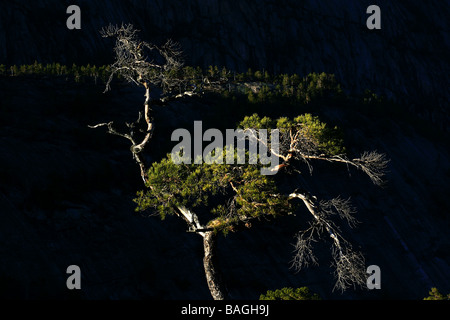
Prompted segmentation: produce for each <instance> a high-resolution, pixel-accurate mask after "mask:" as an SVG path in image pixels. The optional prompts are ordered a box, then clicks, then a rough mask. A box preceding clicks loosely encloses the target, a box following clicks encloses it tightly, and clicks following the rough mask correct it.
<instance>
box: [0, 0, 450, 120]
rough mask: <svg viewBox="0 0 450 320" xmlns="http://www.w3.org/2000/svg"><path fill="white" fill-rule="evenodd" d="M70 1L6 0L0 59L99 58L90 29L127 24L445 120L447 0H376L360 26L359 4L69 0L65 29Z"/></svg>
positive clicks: (149, 36)
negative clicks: (71, 19)
mask: <svg viewBox="0 0 450 320" xmlns="http://www.w3.org/2000/svg"><path fill="white" fill-rule="evenodd" d="M70 4H71V3H70V1H50V0H40V1H33V2H31V1H29V2H26V3H24V2H23V1H8V2H7V3H6V2H5V3H3V4H2V5H1V10H0V62H2V63H8V64H20V63H32V62H33V61H34V60H35V59H37V60H38V61H42V62H46V61H51V62H53V61H59V62H61V63H68V64H71V63H72V62H76V63H85V64H87V63H91V64H92V63H97V64H100V63H108V62H109V61H111V57H112V54H111V43H110V42H108V41H105V40H104V39H101V38H100V36H99V34H98V30H99V29H100V28H101V27H103V26H105V25H107V24H109V23H121V22H125V23H133V24H134V25H135V26H136V27H138V28H139V29H141V30H142V37H143V38H144V39H146V40H148V41H153V42H157V43H158V42H162V41H164V40H165V39H167V38H173V39H174V40H177V41H179V42H180V43H181V44H182V48H183V49H184V51H185V53H186V60H187V64H190V65H199V66H203V67H207V66H209V65H223V66H226V67H228V68H229V69H234V70H237V71H246V70H247V68H249V67H252V68H254V69H255V68H258V69H266V70H269V71H271V72H275V73H299V74H301V75H306V74H307V73H309V72H313V71H315V72H322V71H324V72H328V73H334V74H335V75H336V76H337V78H338V80H339V81H341V82H342V83H343V84H344V88H345V89H347V90H350V91H363V90H365V89H368V88H370V89H372V90H374V91H376V92H378V93H382V94H385V95H387V96H388V97H391V98H395V99H400V100H402V101H407V102H408V103H409V104H411V110H412V111H414V112H416V113H420V114H422V115H424V116H426V117H427V118H429V119H433V120H434V121H435V122H436V123H439V124H440V125H441V126H443V127H444V126H446V123H448V112H447V111H446V110H445V109H446V107H447V106H448V101H449V91H448V83H449V70H450V69H449V59H448V53H449V43H450V37H449V30H450V26H449V22H448V19H447V17H448V16H449V10H450V9H449V8H450V6H449V5H448V3H447V2H446V1H439V0H434V1H426V2H424V1H413V2H412V1H395V2H392V1H378V2H377V5H378V6H379V7H380V8H381V30H368V29H367V27H366V19H367V17H368V16H369V15H368V14H367V13H366V9H367V7H368V6H369V5H370V4H371V3H369V2H367V1H346V2H345V3H343V2H342V1H331V0H323V1H313V0H311V1H302V2H301V3H299V1H295V0H292V1H291V0H284V1H269V0H267V1H258V2H257V3H255V2H254V1H247V0H245V1H239V2H238V3H236V2H234V1H228V0H226V1H219V0H209V1H197V0H196V1H178V0H170V1H165V0H164V1H163V0H160V1H158V0H152V1H151V0H147V1H131V0H128V1H108V2H107V3H105V2H103V1H98V2H96V1H86V0H81V1H78V2H77V4H78V5H79V6H80V8H81V12H82V25H81V26H82V30H72V31H70V30H68V29H67V28H66V24H65V22H66V19H67V17H68V15H67V14H66V8H67V7H68V6H69V5H70Z"/></svg>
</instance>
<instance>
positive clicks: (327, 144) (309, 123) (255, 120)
mask: <svg viewBox="0 0 450 320" xmlns="http://www.w3.org/2000/svg"><path fill="white" fill-rule="evenodd" d="M238 127H239V128H258V129H275V128H278V129H280V131H281V132H282V133H283V131H289V130H292V131H294V130H300V129H301V130H302V134H303V135H304V136H305V137H308V138H309V139H310V140H312V141H315V143H316V144H317V147H318V149H319V151H320V152H322V153H324V154H326V155H330V156H333V155H339V154H345V153H346V150H345V147H344V139H343V132H342V130H340V129H339V128H338V127H337V126H335V127H330V126H328V125H327V124H326V123H325V122H322V121H320V119H319V117H317V116H313V115H311V114H309V113H306V114H303V115H299V116H297V117H295V118H293V119H292V120H291V119H289V118H288V117H281V118H278V119H271V118H269V117H263V118H261V117H259V116H258V114H256V113H255V114H253V115H251V116H246V117H245V118H244V120H242V121H241V122H240V123H239V124H238Z"/></svg>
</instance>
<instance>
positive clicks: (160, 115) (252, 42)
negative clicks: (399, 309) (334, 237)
mask: <svg viewBox="0 0 450 320" xmlns="http://www.w3.org/2000/svg"><path fill="white" fill-rule="evenodd" d="M299 3H300V1H276V2H275V1H269V0H265V1H258V2H251V3H250V1H239V2H233V3H232V2H231V1H213V0H210V1H190V2H182V1H175V0H172V1H162V0H161V1H108V2H100V1H98V2H94V1H81V0H80V1H78V5H79V6H80V7H81V9H82V30H73V31H69V30H67V28H66V26H65V22H66V18H67V15H66V14H65V11H66V8H67V6H68V5H69V4H72V3H69V1H58V2H56V1H45V0H42V1H34V2H31V1H30V2H23V1H3V2H1V4H0V63H8V64H14V63H17V64H19V63H32V62H33V61H34V60H35V59H36V60H38V61H42V62H49V61H60V62H63V63H68V64H70V63H72V62H76V63H77V64H80V63H98V64H100V63H108V62H109V61H111V58H112V54H111V52H112V51H111V45H112V44H111V43H109V42H108V41H104V39H101V38H100V37H99V35H98V32H97V30H98V29H100V28H101V27H102V26H104V25H106V24H108V23H110V22H112V23H120V22H122V21H123V22H131V23H134V24H135V25H136V26H137V27H139V28H140V29H142V37H143V38H145V39H147V40H150V41H155V42H161V41H163V40H164V39H165V38H167V37H171V38H174V39H176V40H178V41H180V42H181V43H182V45H183V48H184V50H185V52H186V60H187V63H188V64H192V65H202V66H208V65H209V64H217V65H226V66H227V67H229V68H231V69H233V68H235V69H236V70H240V71H244V70H246V68H248V67H252V68H265V69H267V70H270V71H272V72H289V73H292V72H298V73H300V74H305V73H307V72H309V71H316V72H321V71H326V72H330V73H335V74H336V75H337V77H338V79H339V81H340V82H341V83H343V86H344V88H345V89H346V90H349V91H353V90H355V91H358V90H362V89H365V88H369V89H372V90H374V91H380V92H384V93H386V94H388V95H393V96H395V97H397V98H404V97H409V99H410V101H414V102H415V103H416V107H417V108H419V107H421V108H422V110H425V111H426V112H428V114H429V116H430V117H431V116H434V117H437V118H436V119H435V120H436V121H440V123H442V124H447V123H448V120H446V119H447V118H445V117H444V116H445V115H446V114H447V113H445V108H444V107H448V106H447V104H448V94H449V92H448V88H447V87H448V59H446V55H445V54H446V53H447V51H448V44H449V42H448V41H449V40H448V32H449V28H448V21H447V20H446V17H448V10H449V7H448V3H447V2H445V1H428V2H417V3H415V2H412V1H395V2H392V1H391V2H387V1H378V4H379V6H380V7H381V10H382V29H381V30H377V31H369V30H367V28H366V27H365V20H366V17H367V14H366V13H365V10H366V8H367V6H368V5H369V4H370V3H369V2H364V1H331V0H329V1H303V2H301V4H299ZM103 89H104V88H103V87H100V86H95V85H94V84H91V83H89V84H78V85H77V84H74V83H70V82H67V81H65V80H64V79H57V80H55V79H48V78H46V79H29V78H19V77H3V78H0V297H2V298H84V299H142V298H144V299H209V298H210V294H209V292H208V289H207V286H206V282H205V278H204V272H203V267H202V262H201V261H202V254H203V252H202V244H201V239H200V237H196V236H195V235H192V234H188V233H186V232H185V231H186V225H185V224H184V223H183V222H181V221H178V220H177V219H174V218H170V217H169V218H167V219H166V221H160V220H159V218H157V217H146V216H142V215H140V214H138V213H135V212H134V208H135V206H134V203H133V202H132V199H133V197H134V196H135V192H136V191H137V190H140V189H141V188H142V184H141V181H140V180H139V172H138V169H137V167H136V165H135V164H134V163H133V159H132V158H131V155H130V152H129V149H128V148H129V146H128V145H127V144H126V143H124V142H123V141H121V139H120V138H117V137H112V136H110V135H107V134H106V133H104V132H101V131H99V130H97V131H96V130H91V129H89V128H87V125H89V124H93V123H98V122H103V121H110V120H115V121H118V122H122V123H123V122H124V121H132V120H134V119H135V117H136V112H137V111H138V110H140V108H141V107H142V102H143V92H142V91H140V90H139V89H136V88H132V87H114V91H113V92H111V93H109V94H106V95H105V94H102V91H103ZM433 99H435V100H433ZM439 99H440V100H439ZM423 101H426V102H427V103H423ZM430 101H431V102H430ZM433 101H437V102H436V103H434V102H433ZM439 102H440V103H441V104H439ZM216 107H217V105H215V104H214V101H208V100H187V101H183V102H176V103H173V104H171V105H169V106H168V107H155V110H154V116H155V123H156V125H157V127H156V129H155V136H154V139H153V140H152V141H151V145H150V147H149V150H148V157H149V158H148V160H149V161H151V160H152V159H156V158H157V157H156V156H155V150H156V151H159V149H160V148H161V146H162V145H163V143H164V141H167V137H168V134H169V133H170V132H171V129H173V128H176V127H183V126H185V125H186V124H187V123H191V124H192V121H194V120H205V119H206V118H207V117H208V116H212V117H216V118H218V119H216V123H218V122H219V120H220V121H222V120H224V119H232V120H233V121H234V122H233V121H230V122H229V123H226V124H225V123H223V125H224V126H229V127H232V126H234V124H235V121H236V119H234V118H233V117H234V116H236V115H235V114H233V112H231V111H230V110H229V109H227V108H226V106H225V107H223V106H222V109H220V110H219V109H217V108H216ZM241 111H242V110H241ZM276 111H277V112H278V111H280V112H282V111H283V110H276ZM317 111H318V110H317ZM416 111H418V110H417V109H416ZM425 111H424V112H425ZM391 114H394V115H395V113H383V114H382V115H381V116H380V115H379V114H378V115H373V114H371V113H370V112H367V110H363V108H362V107H361V108H354V109H346V108H337V107H336V106H334V105H329V106H326V108H323V109H321V116H325V117H326V118H327V120H330V121H331V122H332V123H333V124H337V125H339V126H340V127H342V128H344V129H345V138H346V140H347V141H348V142H349V144H350V145H351V146H352V148H353V151H363V150H371V149H377V150H378V151H380V152H384V153H386V154H387V155H388V157H389V158H391V160H392V161H391V164H390V167H389V170H390V173H389V176H388V179H389V183H388V184H387V186H386V188H385V189H377V188H374V186H373V185H372V184H371V183H370V182H368V181H367V179H364V177H361V176H360V175H358V174H356V173H354V174H352V175H351V176H350V177H349V176H348V175H347V174H346V171H345V169H344V171H336V170H329V171H324V172H323V173H320V170H316V171H315V172H316V177H317V179H314V180H311V179H309V180H306V179H305V180H301V181H299V183H301V184H303V185H307V186H308V188H310V189H311V190H312V191H313V192H315V193H316V194H318V195H320V196H322V197H324V198H330V197H333V196H336V195H337V194H341V195H342V196H343V197H349V196H351V197H352V199H353V201H354V204H355V206H356V207H357V209H358V215H357V218H358V220H359V221H361V224H360V226H359V227H358V228H357V229H354V230H344V231H345V232H346V234H347V235H348V240H350V241H351V242H352V243H353V244H354V246H355V247H357V248H358V249H360V250H361V251H362V252H364V253H365V254H366V263H367V264H368V265H370V264H376V265H379V266H380V268H381V272H382V289H381V290H372V291H367V290H356V291H353V290H350V291H349V292H347V293H345V294H344V295H340V294H339V293H337V292H332V286H333V279H332V276H331V274H330V271H331V269H330V268H329V265H328V262H325V261H326V260H321V261H322V263H321V265H320V266H319V267H318V268H310V269H307V270H304V271H302V272H300V273H299V274H296V273H294V272H293V270H291V269H289V262H290V259H291V258H292V246H291V245H290V244H291V243H292V242H293V237H294V235H295V233H296V232H297V231H298V230H299V226H301V224H302V223H303V221H304V216H302V214H298V215H297V216H292V217H289V218H286V219H280V220H277V221H276V222H275V223H274V224H263V223H261V225H255V226H254V227H253V228H252V229H250V230H249V231H248V232H242V233H236V234H230V235H229V236H228V237H226V238H221V239H220V241H219V259H220V265H221V268H222V269H223V271H224V273H225V281H226V283H227V285H228V287H229V289H230V292H231V295H232V297H233V298H236V299H257V298H258V297H259V295H260V294H261V293H263V292H264V291H265V290H268V289H272V290H273V289H277V288H281V287H286V286H291V287H298V286H308V287H310V288H311V289H312V290H313V291H315V292H318V293H319V294H320V295H321V296H322V297H323V298H325V299H342V298H350V299H362V298H369V299H370V298H376V299H383V298H387V299H421V298H423V297H424V296H425V295H427V293H428V290H429V289H430V287H431V286H437V287H438V288H440V290H441V291H442V292H445V293H448V292H450V282H449V277H448V274H449V272H450V256H449V252H450V248H449V243H450V240H449V233H448V228H449V221H450V220H449V215H448V213H449V212H450V208H449V204H448V201H447V200H448V199H447V198H448V179H449V176H450V167H449V163H450V155H449V147H448V146H449V143H448V139H447V137H446V136H445V135H444V134H443V133H442V131H439V130H437V131H436V130H435V129H436V128H431V129H430V128H429V127H428V126H427V125H426V122H425V123H424V122H420V120H418V119H416V118H414V117H413V118H412V119H413V121H410V120H411V119H409V120H408V119H407V118H408V117H407V116H408V115H405V114H397V115H396V116H395V117H390V115H391ZM152 157H153V158H152ZM72 264H76V265H79V266H80V267H81V270H82V290H81V291H80V292H75V293H74V292H70V291H68V290H67V289H66V286H65V283H66V279H67V277H68V275H67V274H66V268H67V266H69V265H72Z"/></svg>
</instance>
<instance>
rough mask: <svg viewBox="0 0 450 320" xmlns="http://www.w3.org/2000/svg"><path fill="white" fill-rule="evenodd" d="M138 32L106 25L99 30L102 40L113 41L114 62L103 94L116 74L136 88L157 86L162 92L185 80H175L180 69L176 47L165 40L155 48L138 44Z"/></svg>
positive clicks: (131, 26)
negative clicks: (136, 86) (149, 85)
mask: <svg viewBox="0 0 450 320" xmlns="http://www.w3.org/2000/svg"><path fill="white" fill-rule="evenodd" d="M138 32H139V30H137V29H135V28H134V26H133V25H132V24H126V25H124V24H122V25H121V26H113V25H109V26H107V27H104V28H103V29H102V30H101V31H100V34H101V35H102V37H105V38H114V39H115V40H116V42H115V47H114V53H115V61H114V63H113V64H112V65H111V74H110V77H109V79H108V81H107V83H106V89H105V91H108V90H109V89H110V84H111V81H112V79H113V77H114V75H115V74H118V75H121V76H122V77H124V78H125V79H126V80H127V81H128V82H131V83H134V84H136V85H145V84H147V85H148V84H153V85H155V86H159V87H161V88H162V89H163V90H164V92H170V91H172V90H173V89H174V88H178V87H179V85H180V84H181V83H182V82H183V81H184V80H183V79H182V78H179V77H177V72H178V71H179V69H180V68H181V67H182V66H183V61H182V51H181V50H180V49H179V45H178V44H177V43H175V42H174V41H172V40H168V41H167V42H166V43H165V44H164V45H163V46H161V47H158V46H156V45H154V44H150V43H148V42H145V41H141V40H140V39H139V38H138V36H137V34H138Z"/></svg>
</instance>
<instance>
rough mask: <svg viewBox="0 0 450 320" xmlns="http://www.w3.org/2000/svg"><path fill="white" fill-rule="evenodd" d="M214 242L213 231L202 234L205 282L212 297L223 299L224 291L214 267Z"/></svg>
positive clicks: (215, 240) (215, 237) (215, 261)
mask: <svg viewBox="0 0 450 320" xmlns="http://www.w3.org/2000/svg"><path fill="white" fill-rule="evenodd" d="M216 244H217V235H216V234H215V233H214V231H207V232H206V233H205V235H204V236H203V247H204V249H205V256H204V258H203V266H204V268H205V274H206V282H207V283H208V287H209V291H210V292H211V295H212V297H213V299H214V300H224V299H225V298H226V291H225V288H224V285H223V280H222V276H221V274H220V272H219V269H218V268H216V264H217V258H216Z"/></svg>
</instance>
